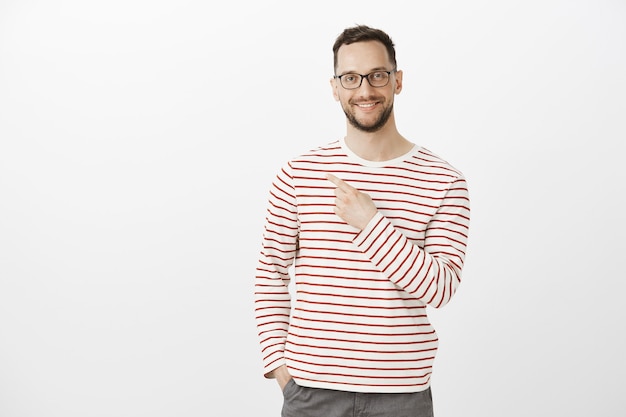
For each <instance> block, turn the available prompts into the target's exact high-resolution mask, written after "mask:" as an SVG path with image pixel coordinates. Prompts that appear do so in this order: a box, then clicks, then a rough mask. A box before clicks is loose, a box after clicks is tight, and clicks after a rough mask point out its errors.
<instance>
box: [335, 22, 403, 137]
mask: <svg viewBox="0 0 626 417" xmlns="http://www.w3.org/2000/svg"><path fill="white" fill-rule="evenodd" d="M333 53H334V67H335V75H334V76H333V78H332V79H331V86H332V88H333V96H334V97H335V100H337V101H339V102H340V103H341V107H342V109H343V111H344V113H345V115H346V118H347V120H348V122H349V123H350V125H352V126H353V127H354V128H356V129H357V130H360V131H363V132H377V131H379V130H381V129H382V128H383V127H385V126H386V125H387V122H388V121H389V119H390V117H392V114H393V101H394V95H395V94H398V93H400V91H401V90H402V71H397V70H396V53H395V49H394V44H393V42H392V40H391V38H390V37H389V36H388V35H387V34H386V33H385V32H383V31H381V30H379V29H373V28H370V27H368V26H363V25H361V26H356V27H352V28H348V29H346V30H344V31H343V32H342V33H341V34H340V35H339V36H338V37H337V40H336V41H335V44H334V46H333Z"/></svg>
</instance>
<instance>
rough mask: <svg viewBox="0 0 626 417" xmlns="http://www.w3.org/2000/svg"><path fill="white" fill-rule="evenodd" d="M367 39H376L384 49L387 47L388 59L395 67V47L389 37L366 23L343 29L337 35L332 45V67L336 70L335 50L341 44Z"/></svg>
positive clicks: (337, 49)
mask: <svg viewBox="0 0 626 417" xmlns="http://www.w3.org/2000/svg"><path fill="white" fill-rule="evenodd" d="M367 41H378V42H380V43H382V44H383V45H384V46H385V49H387V55H389V60H390V61H391V63H392V64H393V67H394V68H396V66H397V63H396V49H395V45H394V43H393V41H392V40H391V37H389V35H387V34H386V33H385V32H383V31H382V30H380V29H374V28H371V27H369V26H366V25H357V26H353V27H350V28H347V29H345V30H344V31H343V32H341V34H340V35H339V36H337V39H336V40H335V44H334V45H333V69H334V70H335V71H336V70H337V51H339V48H340V47H341V46H342V45H350V44H351V43H355V42H367Z"/></svg>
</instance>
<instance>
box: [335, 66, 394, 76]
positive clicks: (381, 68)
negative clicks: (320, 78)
mask: <svg viewBox="0 0 626 417" xmlns="http://www.w3.org/2000/svg"><path fill="white" fill-rule="evenodd" d="M376 71H391V70H388V69H387V68H386V67H375V68H372V69H370V70H369V71H368V72H366V73H365V74H360V73H359V72H357V71H345V72H342V73H341V74H338V75H337V76H338V77H341V76H343V75H346V74H359V75H367V74H371V73H372V72H376Z"/></svg>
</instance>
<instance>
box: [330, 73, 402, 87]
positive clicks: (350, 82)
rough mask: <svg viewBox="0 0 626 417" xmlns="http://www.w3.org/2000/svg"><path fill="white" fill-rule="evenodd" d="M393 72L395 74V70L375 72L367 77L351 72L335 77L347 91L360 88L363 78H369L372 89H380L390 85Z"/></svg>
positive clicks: (366, 75)
mask: <svg viewBox="0 0 626 417" xmlns="http://www.w3.org/2000/svg"><path fill="white" fill-rule="evenodd" d="M392 72H395V69H394V70H391V71H373V72H370V73H369V74H365V75H363V74H357V73H355V72H349V73H347V74H343V75H335V76H334V78H338V79H339V82H340V83H341V86H342V87H343V88H345V89H346V90H354V89H356V88H359V87H360V86H361V84H362V83H363V78H367V82H368V83H370V85H371V86H372V87H376V88H378V87H384V86H386V85H387V84H389V78H390V76H391V73H392Z"/></svg>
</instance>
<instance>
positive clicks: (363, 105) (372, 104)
mask: <svg viewBox="0 0 626 417" xmlns="http://www.w3.org/2000/svg"><path fill="white" fill-rule="evenodd" d="M374 105H375V103H369V104H358V106H359V107H373V106H374Z"/></svg>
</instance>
